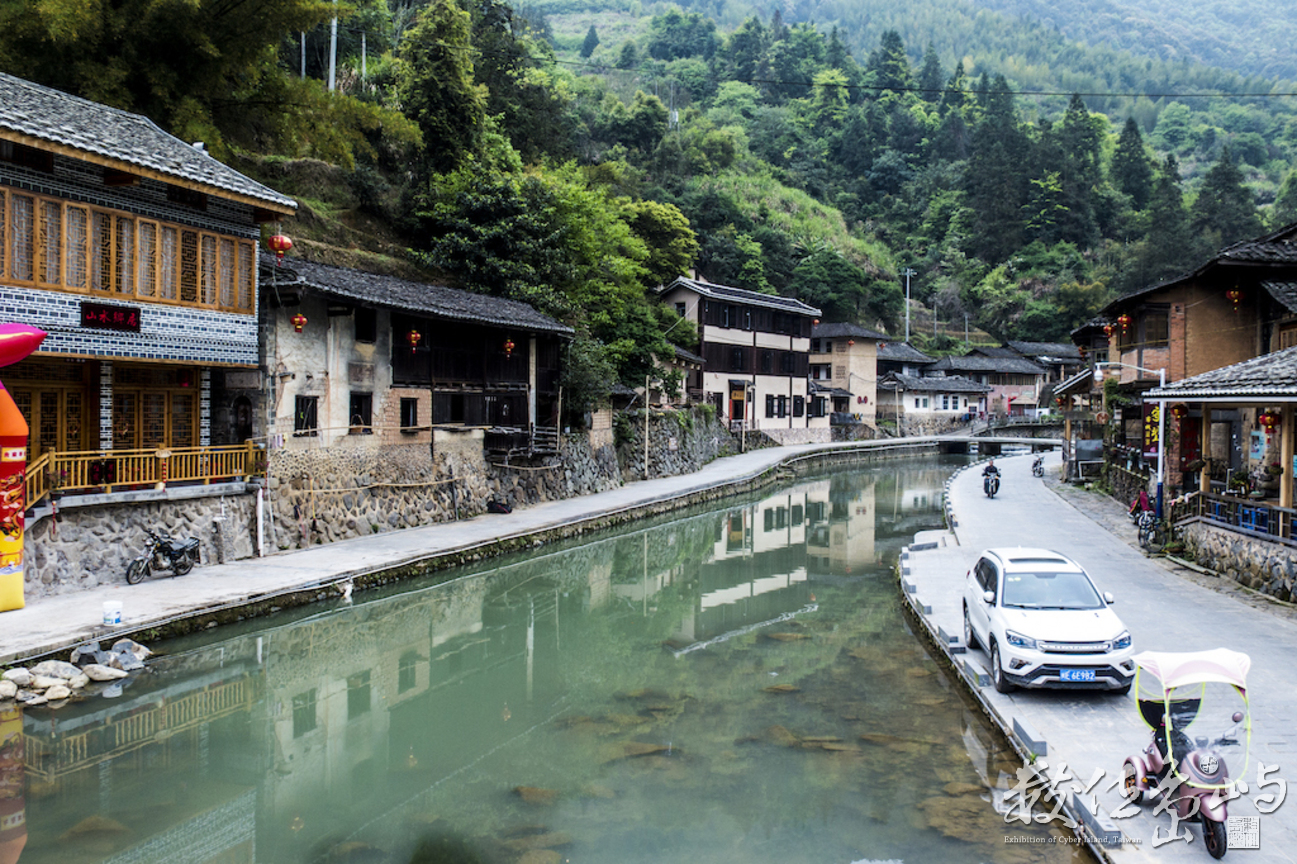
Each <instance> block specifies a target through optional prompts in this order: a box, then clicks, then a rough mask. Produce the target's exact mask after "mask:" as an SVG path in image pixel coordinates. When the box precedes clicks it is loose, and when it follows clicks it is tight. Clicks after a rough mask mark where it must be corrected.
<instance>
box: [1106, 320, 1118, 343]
mask: <svg viewBox="0 0 1297 864" xmlns="http://www.w3.org/2000/svg"><path fill="white" fill-rule="evenodd" d="M1116 332H1117V328H1116V327H1114V326H1113V325H1112V324H1111V323H1108V324H1104V325H1103V335H1104V336H1107V337H1108V338H1109V339H1111V338H1112V334H1113V333H1116Z"/></svg>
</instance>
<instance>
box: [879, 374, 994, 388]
mask: <svg viewBox="0 0 1297 864" xmlns="http://www.w3.org/2000/svg"><path fill="white" fill-rule="evenodd" d="M887 384H893V385H899V387H895V386H894V387H887V386H885V385H887ZM878 386H879V387H880V388H883V389H886V390H895V389H899V390H906V391H916V392H920V393H989V392H991V388H990V387H989V386H987V385H986V384H979V383H978V382H976V381H973V380H970V379H968V378H965V377H963V376H962V375H932V376H923V377H920V376H918V375H905V374H902V373H900V372H888V373H887V374H886V375H884V376H883V379H882V380H881V381H879V382H878Z"/></svg>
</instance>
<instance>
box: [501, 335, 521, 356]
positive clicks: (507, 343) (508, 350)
mask: <svg viewBox="0 0 1297 864" xmlns="http://www.w3.org/2000/svg"><path fill="white" fill-rule="evenodd" d="M517 347H518V346H517V345H514V344H513V340H512V339H510V338H509V337H508V336H506V337H505V338H504V356H506V357H512V356H513V349H514V348H517Z"/></svg>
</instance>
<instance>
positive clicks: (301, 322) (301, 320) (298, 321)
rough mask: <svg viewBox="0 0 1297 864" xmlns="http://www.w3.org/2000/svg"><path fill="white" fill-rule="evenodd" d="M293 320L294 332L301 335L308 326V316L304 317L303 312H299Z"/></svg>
mask: <svg viewBox="0 0 1297 864" xmlns="http://www.w3.org/2000/svg"><path fill="white" fill-rule="evenodd" d="M292 320H293V332H294V333H301V332H302V328H303V327H305V326H306V316H305V315H303V314H302V313H301V312H298V313H297V314H296V315H294V316H293V319H292Z"/></svg>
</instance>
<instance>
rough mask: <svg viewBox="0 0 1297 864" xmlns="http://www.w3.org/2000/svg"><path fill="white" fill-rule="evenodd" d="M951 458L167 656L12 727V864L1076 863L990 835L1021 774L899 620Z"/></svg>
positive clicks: (734, 508) (689, 518) (496, 564)
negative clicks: (18, 834)
mask: <svg viewBox="0 0 1297 864" xmlns="http://www.w3.org/2000/svg"><path fill="white" fill-rule="evenodd" d="M958 458H959V457H946V458H944V459H939V458H937V457H931V458H928V459H925V460H917V459H911V460H901V461H890V462H889V461H885V462H879V463H874V464H872V465H869V466H862V467H861V468H859V469H856V470H846V471H839V472H836V473H833V474H832V475H830V476H825V477H821V478H816V479H804V480H800V481H796V482H794V483H793V484H791V485H790V486H788V487H787V488H784V489H781V490H779V491H778V492H777V493H774V494H769V495H765V496H762V497H760V498H754V499H751V500H741V499H735V500H734V501H732V502H727V504H728V506H724V507H715V506H713V507H709V508H707V509H695V510H690V511H682V512H681V513H680V514H677V515H674V516H672V517H671V518H669V519H666V518H664V519H660V520H657V521H653V522H645V523H642V524H639V525H636V526H633V527H631V528H627V529H624V530H621V531H618V532H609V533H606V534H599V535H593V536H591V537H588V538H583V539H582V541H581V542H579V543H573V544H570V545H568V546H566V547H562V548H560V547H540V548H537V549H535V550H533V551H532V552H531V553H530V554H528V555H526V556H517V557H513V558H508V559H499V560H495V561H492V562H489V563H488V564H486V565H482V566H480V567H478V568H475V569H473V570H461V571H454V572H451V573H441V574H437V576H436V579H437V580H438V584H431V583H429V584H427V585H412V584H406V585H403V586H402V587H401V588H400V590H399V591H391V592H388V593H378V592H370V593H365V594H363V595H357V596H356V597H355V598H354V602H352V603H350V604H343V603H341V601H339V602H338V603H337V604H336V605H335V604H326V605H319V606H314V607H311V608H309V609H308V610H304V611H303V610H299V611H297V612H296V613H294V614H292V615H289V614H287V613H281V615H279V616H277V617H271V618H262V619H258V620H257V621H255V622H252V623H251V624H246V625H240V626H238V627H235V628H221V629H220V630H217V631H213V632H212V633H210V634H208V635H207V636H206V637H204V638H202V639H188V640H176V641H173V642H169V643H163V644H159V645H154V646H152V647H153V648H155V649H156V650H157V651H158V657H157V658H155V659H154V660H153V661H152V663H151V667H150V671H149V672H147V673H145V674H143V675H139V676H136V677H135V678H133V679H131V680H130V681H129V683H128V685H127V686H125V687H124V688H122V689H121V690H120V693H114V692H112V691H110V692H109V693H107V694H104V696H103V697H99V698H90V699H88V700H85V701H82V702H79V703H76V704H74V705H70V706H67V707H65V708H63V709H62V710H59V711H51V710H39V709H35V710H31V711H29V712H27V715H26V716H25V717H23V718H22V720H21V722H22V724H23V730H24V736H23V737H24V745H25V746H24V748H23V749H24V753H25V760H24V763H23V764H21V766H20V768H21V772H22V773H21V777H22V778H23V782H25V787H24V788H25V797H24V799H23V805H24V806H25V816H26V822H27V831H28V836H27V840H26V845H25V848H24V849H23V850H22V852H21V855H20V857H19V859H18V860H19V861H21V864H81V862H114V864H117V862H122V864H125V862H169V864H170V862H194V864H207V862H211V864H242V862H254V861H255V862H285V864H307V862H321V864H339V862H356V864H359V862H392V864H406V862H413V861H418V862H424V864H431V862H438V864H452V862H453V864H467V862H483V864H495V862H503V864H514V862H520V864H559V862H610V864H611V862H616V864H639V862H663V864H668V862H669V864H675V862H709V864H710V862H716V864H731V862H732V864H740V862H742V864H766V862H769V864H775V862H778V864H788V862H825V864H849V862H860V861H867V862H873V861H905V862H1002V864H1017V862H1028V861H1049V862H1063V861H1073V860H1077V861H1080V860H1086V861H1088V860H1090V859H1089V858H1088V857H1086V853H1084V852H1083V851H1078V849H1077V847H1076V845H1075V844H1073V843H1068V842H1065V841H1067V840H1068V839H1070V835H1066V834H1064V833H1063V832H1062V831H1061V830H1059V829H1058V828H1057V827H1056V826H1053V825H1032V826H1024V825H1022V824H1021V822H1019V821H1016V820H1010V821H1008V822H1006V819H1005V817H1004V815H1002V812H1001V811H1002V810H1003V809H1004V808H1003V805H1002V803H1001V799H1002V797H1003V795H1004V792H1005V791H1006V790H1007V789H1008V788H1009V787H1010V786H1011V785H1012V784H1013V782H1014V779H1015V778H1014V772H1015V770H1016V769H1017V767H1018V764H1019V763H1018V762H1017V761H1016V760H1015V758H1014V755H1013V753H1012V751H1010V750H1009V749H1008V746H1007V744H1006V742H1005V741H1004V740H1003V739H1002V738H1001V737H1000V736H999V734H998V733H996V732H994V731H993V730H992V729H991V728H990V726H989V725H988V724H987V722H986V721H985V720H984V719H983V717H982V716H981V715H980V714H979V713H978V712H977V710H976V708H975V707H974V705H973V703H972V702H970V701H969V700H968V698H967V697H966V696H964V695H962V694H961V689H960V686H959V684H958V683H957V682H956V681H954V680H952V678H951V675H950V673H948V672H947V671H946V670H945V669H943V668H942V666H941V665H940V664H938V663H937V662H936V661H935V660H934V659H933V658H932V657H931V656H930V653H929V650H928V648H927V646H925V644H924V643H922V642H921V641H920V640H919V639H918V638H916V636H915V635H914V633H913V632H912V629H911V625H910V623H909V622H908V621H907V619H906V617H905V616H904V614H903V613H902V611H901V600H900V597H899V594H898V589H897V584H896V581H895V578H894V576H893V572H892V568H893V566H894V564H895V561H896V557H897V554H898V552H899V549H900V547H901V546H903V545H905V544H906V543H908V542H910V541H911V540H912V538H913V536H914V533H915V532H916V531H919V530H923V529H925V528H933V527H939V526H940V525H941V524H942V519H941V510H940V504H941V488H942V484H943V482H944V480H945V478H946V477H947V476H948V474H949V473H950V471H951V470H952V469H953V468H954V467H955V466H956V465H958V464H960V463H959V462H958V461H956V460H957V459H958ZM493 518H500V519H507V518H508V517H507V516H502V517H493ZM448 577H449V578H448ZM447 578H448V581H441V580H445V579H447ZM10 755H11V756H12V754H10ZM10 769H11V770H10V775H11V777H12V774H13V772H12V764H11V765H10ZM997 805H999V809H997ZM0 815H2V814H0ZM3 858H4V848H3V846H0V859H3ZM6 864H7V862H6Z"/></svg>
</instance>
